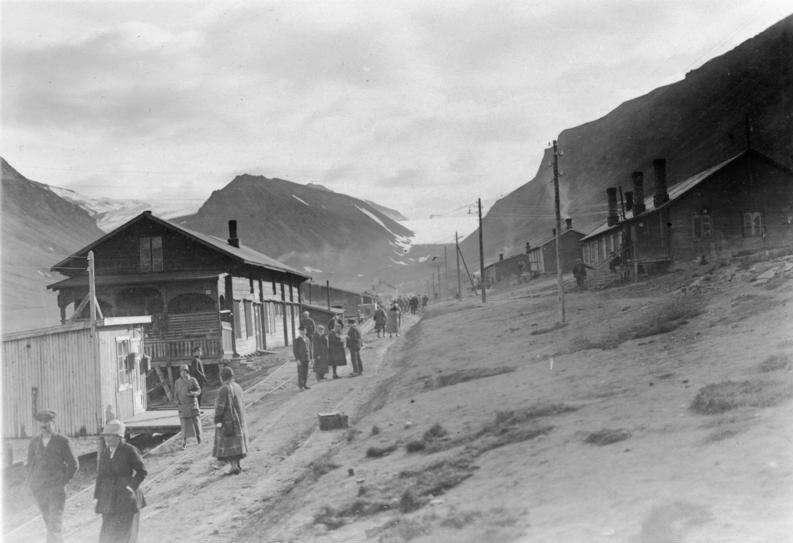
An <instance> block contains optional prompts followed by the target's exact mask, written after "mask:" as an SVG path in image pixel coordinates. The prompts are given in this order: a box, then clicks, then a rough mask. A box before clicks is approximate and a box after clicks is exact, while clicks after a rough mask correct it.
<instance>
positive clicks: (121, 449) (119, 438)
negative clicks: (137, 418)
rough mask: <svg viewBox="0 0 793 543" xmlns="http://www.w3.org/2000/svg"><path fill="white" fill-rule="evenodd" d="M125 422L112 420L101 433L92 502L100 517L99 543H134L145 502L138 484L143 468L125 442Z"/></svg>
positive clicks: (141, 459)
mask: <svg viewBox="0 0 793 543" xmlns="http://www.w3.org/2000/svg"><path fill="white" fill-rule="evenodd" d="M125 430H126V428H125V426H124V423H123V422H121V421H119V420H111V421H110V422H108V423H107V424H106V425H105V428H104V430H102V437H103V438H104V440H105V445H106V446H105V450H104V451H102V453H101V454H100V455H99V460H98V466H97V468H96V487H95V488H94V499H95V500H96V512H97V513H99V514H101V515H102V527H101V528H100V530H99V543H135V542H136V541H137V540H138V528H139V524H140V510H141V509H142V508H143V507H144V506H145V505H146V499H145V498H144V496H143V491H142V490H141V489H140V484H141V483H142V482H143V479H145V478H146V473H147V472H146V468H145V467H144V465H143V458H142V457H141V455H140V451H138V449H136V448H135V447H134V446H132V445H130V444H129V443H125V442H124V433H125Z"/></svg>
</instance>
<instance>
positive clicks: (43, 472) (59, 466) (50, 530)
mask: <svg viewBox="0 0 793 543" xmlns="http://www.w3.org/2000/svg"><path fill="white" fill-rule="evenodd" d="M35 419H36V420H37V421H38V423H39V435H37V436H36V437H34V438H33V439H31V440H30V445H28V459H27V467H28V485H29V486H30V490H31V492H32V493H33V497H34V498H35V499H36V503H37V504H38V506H39V510H40V511H41V516H42V518H43V519H44V524H46V525H47V543H55V542H58V543H59V542H60V541H62V540H63V539H62V528H63V508H64V505H65V504H66V483H68V482H69V481H70V480H71V479H72V477H74V474H75V473H77V469H78V467H79V464H78V463H77V457H76V456H75V455H74V451H73V450H72V444H71V442H69V439H68V438H67V437H66V436H63V435H61V434H58V433H56V432H55V431H54V430H53V421H54V420H55V412H54V411H51V410H49V409H45V410H42V411H39V412H38V413H36V415H35Z"/></svg>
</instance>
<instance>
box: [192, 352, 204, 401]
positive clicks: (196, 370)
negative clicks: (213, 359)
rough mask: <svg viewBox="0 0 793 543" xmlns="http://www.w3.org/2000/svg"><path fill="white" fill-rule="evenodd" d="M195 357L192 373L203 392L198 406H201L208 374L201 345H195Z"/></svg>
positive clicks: (199, 397) (199, 396)
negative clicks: (202, 358)
mask: <svg viewBox="0 0 793 543" xmlns="http://www.w3.org/2000/svg"><path fill="white" fill-rule="evenodd" d="M192 354H193V359H192V360H191V361H190V375H191V376H192V377H194V378H195V380H196V381H198V386H199V387H200V388H201V393H200V394H199V395H198V406H199V407H200V406H201V397H202V396H203V395H204V390H205V389H206V384H207V381H208V379H207V374H206V372H205V371H204V363H203V362H202V361H201V355H202V354H203V353H202V352H201V347H200V346H199V347H193V351H192Z"/></svg>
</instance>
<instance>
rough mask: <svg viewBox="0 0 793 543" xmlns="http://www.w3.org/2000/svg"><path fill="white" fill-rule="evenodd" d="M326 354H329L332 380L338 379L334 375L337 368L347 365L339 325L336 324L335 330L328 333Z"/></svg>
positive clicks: (337, 376)
mask: <svg viewBox="0 0 793 543" xmlns="http://www.w3.org/2000/svg"><path fill="white" fill-rule="evenodd" d="M328 353H329V354H330V357H329V358H330V367H331V368H332V369H333V378H334V379H338V378H339V374H338V373H336V367H337V366H346V365H347V353H346V352H345V351H344V343H343V342H342V341H341V323H340V322H337V323H336V328H335V329H334V330H332V331H330V332H328Z"/></svg>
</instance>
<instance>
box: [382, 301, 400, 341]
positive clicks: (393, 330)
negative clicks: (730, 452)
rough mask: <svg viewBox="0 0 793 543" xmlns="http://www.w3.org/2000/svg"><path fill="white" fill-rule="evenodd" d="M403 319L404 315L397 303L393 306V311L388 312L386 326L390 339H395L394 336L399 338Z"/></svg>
mask: <svg viewBox="0 0 793 543" xmlns="http://www.w3.org/2000/svg"><path fill="white" fill-rule="evenodd" d="M401 319H402V314H401V312H400V311H399V307H398V306H397V304H396V302H395V303H393V304H391V309H389V310H388V322H387V323H386V325H385V331H386V332H388V337H390V338H391V337H394V334H396V335H397V337H399V324H400V323H399V321H400V320H401Z"/></svg>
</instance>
